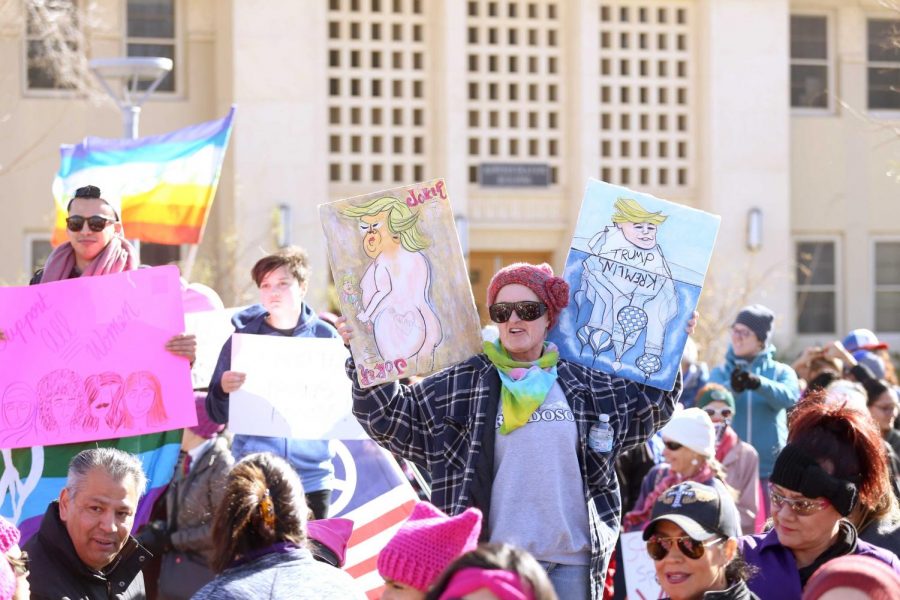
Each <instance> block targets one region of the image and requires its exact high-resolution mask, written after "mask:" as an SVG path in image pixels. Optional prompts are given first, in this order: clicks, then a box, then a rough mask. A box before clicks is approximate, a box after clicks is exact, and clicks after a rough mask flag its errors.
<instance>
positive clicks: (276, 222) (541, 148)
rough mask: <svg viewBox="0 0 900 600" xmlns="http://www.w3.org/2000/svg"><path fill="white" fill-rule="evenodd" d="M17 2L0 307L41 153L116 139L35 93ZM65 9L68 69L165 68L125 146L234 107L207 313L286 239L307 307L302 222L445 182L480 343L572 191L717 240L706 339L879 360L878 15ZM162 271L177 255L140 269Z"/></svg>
mask: <svg viewBox="0 0 900 600" xmlns="http://www.w3.org/2000/svg"><path fill="white" fill-rule="evenodd" d="M35 1H36V0H28V1H25V0H23V1H22V2H18V1H13V2H7V3H5V4H3V5H2V8H0V10H2V11H3V12H2V13H0V72H2V73H3V74H4V76H3V77H2V78H0V137H2V139H4V140H5V141H7V142H8V143H5V144H3V145H2V146H0V186H2V189H3V190H4V194H3V196H2V197H3V205H4V207H5V209H6V214H7V215H12V220H11V223H10V225H11V230H10V232H9V235H7V236H4V237H2V238H0V251H2V252H0V281H2V282H4V283H6V284H14V283H22V282H24V281H25V280H26V278H27V274H28V273H29V272H30V271H31V269H32V268H33V267H34V266H35V265H36V264H38V263H39V261H40V260H41V256H42V254H43V253H46V251H47V248H48V246H47V240H48V239H49V228H50V224H51V223H52V217H53V206H52V199H51V197H50V193H49V192H50V182H51V180H52V176H53V173H54V172H55V171H56V169H57V168H58V147H59V145H60V144H62V143H74V142H76V141H78V140H80V139H81V138H82V137H84V136H86V135H101V136H108V137H113V136H116V135H119V133H120V131H121V124H120V118H119V116H118V113H117V110H116V109H115V107H114V106H113V105H111V104H110V103H103V102H98V101H97V100H96V99H94V97H84V95H83V94H79V93H74V92H72V91H70V90H66V89H55V86H54V81H53V77H52V74H50V75H48V74H47V73H46V72H43V71H42V70H41V69H40V68H39V65H38V64H36V63H37V61H36V57H37V56H38V55H39V51H40V46H41V39H40V37H39V36H36V35H35V33H34V31H33V30H32V29H30V28H29V18H30V13H29V8H28V7H29V5H31V4H33V3H34V2H35ZM38 4H44V3H42V2H39V3H38ZM79 4H81V6H79ZM84 4H86V3H78V2H76V3H75V6H76V8H75V10H76V11H80V12H82V13H83V12H87V11H89V12H90V14H89V15H84V16H82V20H81V22H80V23H81V31H82V32H83V36H84V38H83V40H82V43H83V45H84V47H85V52H86V53H87V54H88V55H89V56H91V57H100V56H121V55H126V54H131V55H163V56H170V57H171V58H173V59H174V61H175V69H174V72H173V74H172V76H170V78H169V79H168V80H167V81H166V82H164V89H163V90H162V91H159V92H157V93H155V94H154V95H153V97H152V98H151V100H150V101H149V102H148V103H147V104H146V105H145V107H144V110H143V116H142V121H141V133H142V134H145V135H149V134H156V133H162V132H165V131H168V130H172V129H176V128H178V127H183V126H186V125H188V124H191V123H195V122H199V121H203V120H209V119H213V118H218V117H220V116H222V115H223V114H225V112H226V111H227V108H228V106H229V105H231V104H232V103H234V104H237V106H238V112H237V117H236V125H235V130H234V135H233V138H232V141H231V146H230V148H229V151H228V157H227V159H226V165H225V168H224V169H223V175H222V180H221V182H220V187H219V192H218V194H217V198H216V202H215V204H214V207H213V210H212V214H211V217H210V221H209V224H208V227H207V231H206V236H205V238H204V241H203V243H202V244H201V247H200V253H199V255H200V259H199V260H198V262H197V265H196V267H195V271H194V276H193V277H192V278H194V279H203V280H205V281H206V282H208V283H211V284H213V285H214V286H215V287H216V288H217V289H218V290H219V291H220V292H221V293H222V295H223V297H224V298H225V299H226V302H236V301H239V300H242V299H244V298H245V297H246V295H247V294H248V292H251V291H252V286H251V284H250V281H249V277H248V274H249V266H250V265H252V263H253V262H254V261H255V260H256V259H257V258H258V257H259V256H261V254H262V253H263V252H267V251H270V250H272V249H273V248H274V247H276V245H277V243H278V242H279V240H281V241H283V240H284V239H285V238H286V237H287V238H288V239H290V240H291V241H292V242H294V243H297V244H300V245H303V246H305V247H306V248H307V249H308V250H309V251H310V254H311V258H312V260H313V266H314V269H313V271H314V280H313V282H312V285H311V286H310V294H311V300H312V301H313V302H314V303H315V304H316V305H318V306H321V307H324V303H325V302H326V298H325V290H326V288H327V284H328V279H329V276H328V270H329V269H328V265H327V260H326V258H325V251H324V240H323V236H322V234H321V228H320V226H319V223H318V214H317V210H316V206H317V205H318V204H320V203H322V202H326V201H328V200H333V199H338V198H343V197H347V196H352V195H357V194H363V193H369V192H372V191H376V190H379V189H385V188H389V187H395V186H398V185H403V184H407V183H411V182H414V181H419V180H424V179H430V178H434V177H444V178H446V180H447V184H448V188H449V191H450V196H451V199H452V202H453V206H454V211H455V213H456V215H457V219H458V223H459V225H460V231H461V235H462V237H463V238H464V245H465V246H466V247H467V249H468V259H469V266H470V274H471V280H472V284H473V290H474V293H475V297H476V302H477V304H478V306H479V310H481V311H482V315H483V317H484V316H485V312H486V311H485V307H484V295H485V291H486V287H487V283H488V281H489V279H490V276H491V274H492V273H493V272H494V271H495V270H496V269H497V268H498V267H500V266H502V265H504V264H507V263H509V262H512V261H515V260H529V261H547V262H550V263H551V264H552V265H553V266H554V267H555V268H561V267H562V265H563V262H564V260H565V255H566V251H567V248H568V241H569V239H570V237H571V233H572V230H573V228H574V223H575V220H576V218H577V215H578V210H579V207H580V201H581V196H582V193H583V190H584V187H585V185H586V182H587V180H588V178H591V177H593V178H598V179H602V180H605V181H609V182H611V183H616V184H621V185H625V186H629V187H632V188H635V189H639V190H641V191H647V192H650V193H653V194H655V195H658V196H660V197H663V198H666V199H669V200H673V201H676V202H681V203H684V204H688V205H691V206H694V207H697V208H700V209H703V210H707V211H710V212H714V213H717V214H720V215H722V228H721V231H720V235H719V240H718V242H717V247H716V252H715V256H714V259H713V263H712V267H711V271H710V275H709V278H708V285H707V289H706V291H705V299H704V303H705V304H704V316H705V317H707V321H709V322H710V323H711V327H710V330H709V335H710V337H712V338H719V339H720V338H721V337H722V333H723V332H724V331H725V330H726V329H727V325H729V324H730V321H729V319H730V318H732V317H733V313H734V311H735V310H736V309H737V308H739V307H740V305H741V304H742V303H744V302H762V303H765V304H767V305H769V306H770V307H771V308H773V309H774V310H775V311H776V313H777V314H778V323H777V334H776V340H777V341H778V342H779V344H781V345H782V346H791V347H799V346H800V344H802V343H806V342H811V341H827V340H828V339H833V338H834V337H836V336H837V337H840V336H842V335H843V334H844V333H845V332H846V330H847V329H849V328H852V327H869V328H871V329H874V330H875V331H877V332H878V333H879V334H880V335H882V336H884V337H886V338H887V339H889V340H891V339H893V340H894V341H895V342H900V181H898V177H900V135H898V133H897V123H898V117H900V90H898V88H900V50H898V48H897V46H891V45H890V43H889V41H886V40H890V39H891V35H892V33H900V13H898V12H897V11H895V10H892V9H891V8H890V7H888V6H885V5H884V3H882V2H878V1H877V0H871V1H869V0H862V1H856V0H854V1H850V0H816V1H809V2H807V1H801V0H795V1H793V2H788V1H787V0H301V1H299V2H298V1H293V0H269V1H266V2H261V1H251V0H191V1H190V2H187V1H186V0H102V1H99V2H93V3H91V5H90V8H89V9H88V8H87V7H86V6H84ZM98 184H99V185H100V186H101V187H102V182H99V183H98ZM173 250H174V251H175V252H176V253H177V252H180V255H181V257H184V256H185V255H186V253H187V249H186V248H181V249H165V248H162V249H160V248H148V249H146V250H145V257H146V256H150V257H151V258H152V259H153V260H159V261H162V260H166V259H169V258H173V257H172V256H171V254H172V251H173ZM722 323H724V326H725V329H722V328H721V326H722ZM715 327H719V330H716V329H715Z"/></svg>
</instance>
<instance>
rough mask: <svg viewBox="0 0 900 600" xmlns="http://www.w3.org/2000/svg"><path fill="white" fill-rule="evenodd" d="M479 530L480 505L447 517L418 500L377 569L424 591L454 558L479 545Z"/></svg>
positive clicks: (380, 558) (384, 551) (386, 577)
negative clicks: (478, 507)
mask: <svg viewBox="0 0 900 600" xmlns="http://www.w3.org/2000/svg"><path fill="white" fill-rule="evenodd" d="M480 533H481V511H480V510H478V509H477V508H469V509H467V510H466V511H465V512H463V513H462V514H459V515H457V516H455V517H448V516H447V515H445V514H444V513H443V512H441V511H440V510H438V509H437V508H435V507H434V506H433V505H431V504H429V503H428V502H419V503H418V504H416V507H415V508H414V509H413V512H412V515H410V517H409V519H408V520H407V521H406V523H404V524H403V525H401V526H400V529H399V530H398V531H397V533H396V534H394V537H392V538H391V540H390V541H389V542H388V543H387V546H385V547H384V550H382V551H381V554H379V555H378V572H379V573H380V574H381V576H382V577H383V578H385V579H389V580H391V581H397V582H400V583H403V584H405V585H408V586H410V587H413V588H415V589H417V590H419V591H420V592H425V591H427V590H428V588H429V587H431V584H433V583H434V582H435V580H437V578H438V576H439V575H440V574H441V573H442V572H443V571H444V569H446V568H447V566H448V565H449V564H450V563H451V562H453V561H454V560H455V559H456V558H457V557H459V556H460V555H462V554H465V553H466V552H468V551H469V550H474V549H475V547H476V546H478V536H479V534H480Z"/></svg>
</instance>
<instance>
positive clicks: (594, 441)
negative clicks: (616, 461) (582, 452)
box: [588, 414, 613, 454]
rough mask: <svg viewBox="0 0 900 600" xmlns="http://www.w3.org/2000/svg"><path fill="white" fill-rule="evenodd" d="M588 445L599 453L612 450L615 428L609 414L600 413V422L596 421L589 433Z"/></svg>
mask: <svg viewBox="0 0 900 600" xmlns="http://www.w3.org/2000/svg"><path fill="white" fill-rule="evenodd" d="M588 446H590V448H591V450H593V451H594V452H596V453H598V454H607V453H608V452H612V447H613V430H612V426H611V425H610V424H609V415H607V414H602V415H600V422H599V423H594V425H593V427H591V431H590V433H588Z"/></svg>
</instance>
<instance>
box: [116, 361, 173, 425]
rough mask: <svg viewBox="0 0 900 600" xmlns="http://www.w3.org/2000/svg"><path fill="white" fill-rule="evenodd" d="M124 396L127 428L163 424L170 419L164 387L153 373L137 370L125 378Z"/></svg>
mask: <svg viewBox="0 0 900 600" xmlns="http://www.w3.org/2000/svg"><path fill="white" fill-rule="evenodd" d="M122 396H123V398H124V400H125V402H124V404H125V421H124V426H125V427H126V428H127V429H131V428H133V427H135V426H136V425H138V424H146V425H151V426H156V425H161V424H162V423H164V422H165V421H166V420H167V419H168V416H167V415H166V407H165V405H164V404H163V397H162V389H161V387H160V385H159V380H158V379H157V378H156V375H154V374H153V373H150V372H149V371H136V372H134V373H132V374H130V375H129V376H128V379H126V380H125V388H124V390H123V393H122Z"/></svg>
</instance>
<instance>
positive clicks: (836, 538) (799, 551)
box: [740, 392, 900, 600]
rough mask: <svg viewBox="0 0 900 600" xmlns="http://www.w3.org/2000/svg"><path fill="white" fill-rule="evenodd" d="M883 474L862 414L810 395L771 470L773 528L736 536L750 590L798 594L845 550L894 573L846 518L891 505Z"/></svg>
mask: <svg viewBox="0 0 900 600" xmlns="http://www.w3.org/2000/svg"><path fill="white" fill-rule="evenodd" d="M887 478H888V476H887V468H886V465H885V456H884V451H883V447H882V442H881V439H880V437H879V435H878V431H877V429H876V428H875V425H874V424H873V423H872V422H871V421H870V420H869V418H868V416H867V415H865V414H863V413H862V412H861V411H857V410H856V409H853V408H849V407H848V406H846V405H844V404H841V405H837V404H829V403H828V402H827V401H826V400H825V399H824V397H823V393H822V392H814V393H812V394H810V396H809V397H808V398H807V399H806V400H804V401H803V402H801V403H800V404H799V405H798V406H797V408H796V409H795V410H794V412H793V413H792V415H791V423H790V435H789V438H788V444H787V446H785V448H784V450H782V451H781V453H780V454H779V455H778V458H777V459H776V460H775V465H774V468H773V470H772V478H771V482H770V483H771V487H770V502H771V506H772V521H773V524H774V527H773V528H772V530H771V531H769V532H768V533H766V534H760V535H754V536H745V537H743V538H741V540H740V546H741V552H742V553H743V555H744V557H745V558H746V560H747V562H748V563H750V564H751V565H753V566H755V567H758V568H759V570H760V573H759V575H757V576H756V577H754V578H753V579H752V580H751V581H750V588H751V589H752V590H753V591H754V592H755V593H756V594H758V595H759V596H760V597H761V598H765V599H766V600H769V599H770V598H771V599H772V600H779V599H782V598H784V599H788V598H790V599H794V598H799V597H800V595H801V593H802V590H803V588H804V587H806V583H807V581H808V580H809V578H810V576H811V575H812V574H813V573H814V572H815V571H816V570H817V569H818V568H819V567H820V566H822V565H823V564H825V563H826V562H828V561H829V560H832V559H834V558H837V557H839V556H845V555H848V554H859V555H864V556H871V557H873V558H875V559H878V560H880V561H882V562H884V563H886V564H887V565H888V566H890V567H891V568H892V569H893V570H895V571H897V572H898V573H900V559H898V558H897V556H896V555H895V554H894V553H893V552H890V551H888V550H885V549H883V548H880V547H877V546H873V545H872V544H869V543H868V542H865V541H863V540H862V539H860V537H859V535H858V534H857V530H856V527H854V525H853V524H852V522H851V520H857V518H858V516H859V515H860V514H865V515H870V514H871V513H872V511H877V509H878V507H880V506H882V504H883V503H884V502H887V504H888V506H890V505H892V504H893V503H894V502H896V500H895V499H894V498H892V497H891V492H890V484H889V483H888V481H887ZM885 496H887V497H886V498H885ZM875 514H877V512H876V513H875Z"/></svg>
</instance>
